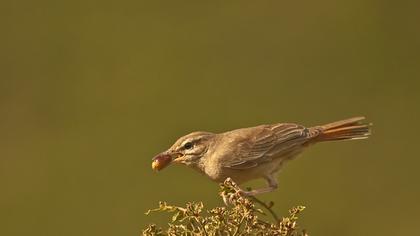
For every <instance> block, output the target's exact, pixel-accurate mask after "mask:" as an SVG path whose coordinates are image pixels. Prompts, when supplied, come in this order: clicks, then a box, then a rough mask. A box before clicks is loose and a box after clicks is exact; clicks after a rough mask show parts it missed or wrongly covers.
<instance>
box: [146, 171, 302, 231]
mask: <svg viewBox="0 0 420 236" xmlns="http://www.w3.org/2000/svg"><path fill="white" fill-rule="evenodd" d="M220 187H221V190H220V193H219V195H220V196H221V197H222V198H223V200H224V201H225V203H228V204H227V205H228V206H227V207H225V206H223V207H216V208H214V209H210V210H205V209H204V205H203V203H202V202H198V203H194V202H193V203H187V204H186V206H185V207H179V206H172V205H169V204H167V203H166V202H160V203H159V207H158V208H156V209H153V210H149V211H148V212H147V213H146V214H150V213H151V212H169V213H171V214H172V219H171V222H170V223H168V228H166V229H162V228H159V227H158V226H156V225H155V224H151V225H149V226H148V227H146V229H144V230H143V235H147V236H149V235H150V236H155V235H156V236H157V235H203V236H206V235H208V236H213V235H232V236H234V235H280V236H307V233H306V232H305V230H300V229H299V228H298V225H297V220H298V215H299V213H300V212H302V211H303V210H304V209H305V207H304V206H297V207H294V208H292V209H291V210H289V216H287V217H283V218H281V219H279V218H278V217H277V215H276V214H275V212H274V211H273V210H272V206H273V203H269V204H265V203H264V202H262V201H260V200H258V199H257V198H255V197H244V196H242V195H241V194H240V192H239V187H238V186H237V185H236V184H235V183H234V182H233V181H232V180H231V179H227V180H226V181H225V182H224V183H222V184H221V185H220ZM255 203H258V204H260V205H261V206H263V208H264V209H265V211H264V210H262V209H259V208H256V206H255ZM267 213H269V214H271V215H272V217H273V222H269V221H266V220H262V219H261V218H260V217H259V216H261V215H265V214H267Z"/></svg>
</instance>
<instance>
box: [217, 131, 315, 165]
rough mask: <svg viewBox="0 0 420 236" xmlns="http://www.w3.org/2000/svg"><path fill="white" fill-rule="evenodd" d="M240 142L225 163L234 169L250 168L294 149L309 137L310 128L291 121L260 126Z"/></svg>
mask: <svg viewBox="0 0 420 236" xmlns="http://www.w3.org/2000/svg"><path fill="white" fill-rule="evenodd" d="M254 129H255V130H252V131H250V132H248V133H247V135H246V137H244V139H243V141H242V142H240V143H239V144H238V148H237V151H236V152H235V153H234V156H233V157H232V158H230V159H229V160H228V161H226V163H225V164H224V166H225V167H228V168H232V169H249V168H252V167H256V166H258V165H260V164H262V163H266V162H270V161H272V160H273V159H274V158H278V157H281V156H282V153H288V152H290V151H293V150H294V149H295V148H296V147H298V146H300V145H302V144H303V143H304V142H306V141H307V139H308V129H306V128H305V127H303V126H300V125H297V124H291V123H282V124H275V125H264V126H258V127H255V128H254Z"/></svg>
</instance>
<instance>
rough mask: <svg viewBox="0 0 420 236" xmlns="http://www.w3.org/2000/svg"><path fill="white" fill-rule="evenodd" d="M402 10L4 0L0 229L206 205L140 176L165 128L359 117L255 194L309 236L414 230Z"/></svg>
mask: <svg viewBox="0 0 420 236" xmlns="http://www.w3.org/2000/svg"><path fill="white" fill-rule="evenodd" d="M419 5H420V4H418V3H416V2H415V1H412V2H408V1H374V0H356V1H328V0H326V1H309V0H307V1H207V2H205V1H126V0H124V1H96V2H95V1H66V2H64V1H52V0H49V1H42V0H41V1H3V2H2V3H1V7H0V17H1V21H0V22H1V23H0V24H1V28H0V32H1V38H0V41H1V43H0V49H1V50H0V51H1V56H0V191H1V192H0V234H1V235H5V236H6V235H7V236H14V235H34V236H56V235H63V236H70V235H89V236H90V235H102V236H105V235H139V233H140V231H141V228H142V227H144V226H145V225H147V224H148V223H151V222H155V223H159V222H161V225H162V224H163V225H162V226H165V225H164V223H162V221H163V220H165V221H166V220H168V217H167V216H166V215H159V214H157V215H152V216H145V215H144V212H145V211H146V210H147V209H148V208H153V207H155V206H157V202H158V201H159V200H166V201H168V202H170V203H174V204H184V203H186V202H188V201H204V202H205V204H206V205H207V206H208V207H214V206H217V205H221V204H223V203H222V201H221V200H220V199H219V197H218V196H217V194H216V193H217V191H218V185H217V184H215V183H213V182H210V181H209V180H207V179H206V178H205V177H204V176H201V175H199V174H198V173H195V172H194V171H191V170H188V169H187V168H185V167H183V166H172V167H170V168H167V169H165V170H164V171H162V172H160V173H155V172H153V171H152V170H151V158H152V157H153V156H154V155H155V154H156V153H158V152H161V151H163V150H165V149H166V148H168V147H169V146H170V145H171V144H172V143H173V142H174V141H175V140H176V139H177V138H178V137H179V136H181V135H184V134H186V133H188V132H191V131H195V130H206V131H212V132H222V131H225V130H229V129H234V128H239V127H246V126H254V125H258V124H262V123H274V122H298V123H301V124H304V125H308V126H311V125H318V124H323V123H327V122H330V121H335V120H337V119H342V118H348V117H351V116H358V115H365V116H367V117H368V119H369V121H370V122H373V123H374V130H373V136H372V137H371V139H369V140H361V141H354V142H334V143H323V144H320V145H317V146H314V147H313V148H311V149H310V150H308V151H306V152H305V153H304V154H303V155H302V156H300V158H298V159H296V160H295V161H293V162H291V163H289V164H288V165H287V166H286V168H285V169H284V170H283V172H282V173H281V174H280V176H279V182H280V189H279V190H278V191H276V192H274V193H270V194H266V195H263V196H262V199H264V200H274V201H275V202H276V205H275V209H276V211H277V212H278V213H279V214H285V213H287V209H289V208H290V207H292V206H295V205H300V204H303V205H306V206H307V210H305V212H304V214H303V218H302V221H301V223H302V226H303V227H305V228H307V229H308V230H309V232H310V233H311V234H312V235H342V236H345V235H349V236H350V235H416V234H419V233H420V229H419V225H418V223H419V222H420V217H419V212H420V204H419V203H418V201H419V198H420V190H419V187H418V186H419V179H420V174H419V170H418V168H419V164H420V158H419V154H418V145H419V144H418V142H419V141H418V131H419V125H418V121H419V114H420V111H419V102H420V95H419V89H418V88H419V83H420V82H419V79H420V76H419V75H420V73H419V65H420V63H419V49H420V34H419V25H418V23H419V22H420V15H419V12H418V9H419ZM261 184H263V182H262V181H255V182H251V183H249V184H247V185H246V186H254V187H255V186H259V185H261Z"/></svg>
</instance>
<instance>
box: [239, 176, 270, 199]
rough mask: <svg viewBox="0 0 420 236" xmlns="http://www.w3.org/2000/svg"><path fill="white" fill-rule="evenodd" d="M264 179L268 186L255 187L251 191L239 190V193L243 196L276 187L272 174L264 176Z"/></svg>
mask: <svg viewBox="0 0 420 236" xmlns="http://www.w3.org/2000/svg"><path fill="white" fill-rule="evenodd" d="M264 179H265V180H266V181H267V184H268V186H267V187H265V188H260V189H255V190H251V191H245V190H241V191H240V193H241V194H243V195H244V196H255V195H258V194H262V193H269V192H272V191H274V190H275V189H277V187H278V183H277V180H276V178H275V177H273V176H266V177H264Z"/></svg>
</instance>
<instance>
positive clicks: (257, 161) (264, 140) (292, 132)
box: [152, 117, 371, 195]
mask: <svg viewBox="0 0 420 236" xmlns="http://www.w3.org/2000/svg"><path fill="white" fill-rule="evenodd" d="M364 119H365V118H364V117H354V118H350V119H346V120H342V121H337V122H333V123H329V124H326V125H321V126H314V127H311V128H305V127H304V126H302V125H298V124H293V123H279V124H271V125H260V126H256V127H250V128H242V129H236V130H232V131H228V132H225V133H219V134H215V133H209V132H193V133H190V134H188V135H185V136H183V137H181V138H179V139H178V140H177V141H176V142H175V144H174V145H172V147H171V148H169V149H168V150H167V151H165V152H163V153H161V154H159V155H157V156H155V157H154V158H153V162H152V168H153V169H155V170H161V169H163V168H164V167H166V166H168V165H169V164H171V163H182V164H185V165H187V166H189V167H192V168H193V169H195V170H197V171H199V172H200V173H203V174H205V175H207V176H208V177H209V178H210V179H212V180H214V181H217V182H223V181H224V180H225V179H226V178H228V177H230V178H231V179H232V180H233V181H235V182H236V183H237V184H242V183H244V182H247V181H249V180H253V179H258V178H263V179H265V180H266V181H267V184H268V186H267V187H264V188H260V189H256V190H252V191H244V190H242V191H241V193H242V194H244V195H256V194H260V193H267V192H271V191H273V190H275V189H276V188H277V187H278V183H277V179H276V174H277V173H278V171H279V170H280V169H281V167H282V166H283V165H284V163H286V161H288V160H291V159H293V158H294V157H296V156H297V155H298V154H299V153H301V152H302V151H303V150H304V149H305V148H306V147H308V146H311V145H312V144H315V143H318V142H323V141H333V140H352V139H365V138H367V137H368V136H369V135H370V126H371V125H370V124H362V123H361V121H362V120H364Z"/></svg>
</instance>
